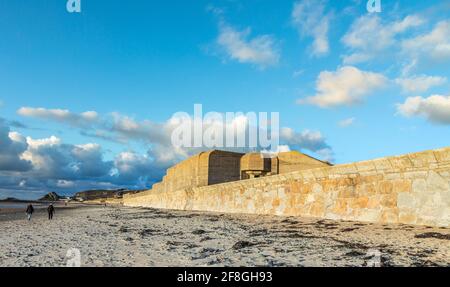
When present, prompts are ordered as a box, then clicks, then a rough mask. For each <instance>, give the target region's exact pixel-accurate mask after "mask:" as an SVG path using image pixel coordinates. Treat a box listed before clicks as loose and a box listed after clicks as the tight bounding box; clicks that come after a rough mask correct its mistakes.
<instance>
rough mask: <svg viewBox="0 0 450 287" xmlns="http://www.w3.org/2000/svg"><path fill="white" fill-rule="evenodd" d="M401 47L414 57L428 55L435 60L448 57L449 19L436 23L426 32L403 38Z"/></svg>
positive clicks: (449, 40)
mask: <svg viewBox="0 0 450 287" xmlns="http://www.w3.org/2000/svg"><path fill="white" fill-rule="evenodd" d="M402 49H403V51H404V52H406V53H409V54H411V55H412V56H413V57H414V58H417V57H421V56H430V57H431V58H433V59H435V60H448V59H450V20H446V21H441V22H439V23H437V24H436V25H435V27H434V28H433V30H432V31H431V32H429V33H427V34H423V35H420V36H417V37H415V38H411V39H407V40H404V41H403V42H402Z"/></svg>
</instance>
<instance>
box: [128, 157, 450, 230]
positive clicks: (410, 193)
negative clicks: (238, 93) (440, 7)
mask: <svg viewBox="0 0 450 287" xmlns="http://www.w3.org/2000/svg"><path fill="white" fill-rule="evenodd" d="M124 205H126V206H142V207H153V208H166V209H181V210H202V211H214V212H231V213H254V214H273V215H284V216H305V217H320V218H328V219H342V220H356V221H369V222H383V223H405V224H418V225H430V226H446V227H448V226H450V148H444V149H438V150H432V151H425V152H420V153H413V154H408V155H402V156H394V157H388V158H381V159H376V160H370V161H364V162H357V163H351V164H344V165H336V166H332V167H323V168H316V169H310V170H302V171H296V172H290V173H286V174H280V175H274V176H269V177H262V178H256V179H250V180H243V181H237V182H230V183H224V184H217V185H212V186H204V187H194V188H185V189H180V190H176V191H171V192H163V191H148V192H144V193H140V194H136V195H131V196H129V195H126V196H125V197H124Z"/></svg>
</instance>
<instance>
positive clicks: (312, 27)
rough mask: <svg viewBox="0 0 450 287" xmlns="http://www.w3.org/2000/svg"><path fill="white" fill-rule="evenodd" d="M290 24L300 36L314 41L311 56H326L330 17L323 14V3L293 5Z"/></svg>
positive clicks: (308, 1) (306, 1) (309, 1)
mask: <svg viewBox="0 0 450 287" xmlns="http://www.w3.org/2000/svg"><path fill="white" fill-rule="evenodd" d="M291 18H292V23H293V24H294V26H295V27H296V28H297V30H298V32H299V33H300V35H302V36H310V37H312V38H313V39H314V42H313V44H312V54H313V55H314V56H322V55H326V54H328V52H329V50H330V47H329V43H328V29H329V24H330V18H331V17H330V15H329V14H328V15H326V14H325V4H324V1H317V0H302V1H299V2H296V3H295V4H294V8H293V10H292V14H291Z"/></svg>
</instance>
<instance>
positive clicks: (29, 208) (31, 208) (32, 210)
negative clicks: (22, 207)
mask: <svg viewBox="0 0 450 287" xmlns="http://www.w3.org/2000/svg"><path fill="white" fill-rule="evenodd" d="M33 212H34V207H33V205H31V203H30V204H28V206H27V210H26V213H27V218H28V221H30V220H31V215H32V214H33Z"/></svg>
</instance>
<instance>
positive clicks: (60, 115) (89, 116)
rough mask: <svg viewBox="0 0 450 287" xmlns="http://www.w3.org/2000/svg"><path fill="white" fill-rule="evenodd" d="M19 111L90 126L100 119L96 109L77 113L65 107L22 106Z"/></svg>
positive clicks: (70, 123) (47, 118)
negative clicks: (64, 108)
mask: <svg viewBox="0 0 450 287" xmlns="http://www.w3.org/2000/svg"><path fill="white" fill-rule="evenodd" d="M17 113H18V114H19V115H21V116H24V117H34V118H40V119H45V120H52V121H56V122H59V123H66V124H69V125H71V126H89V125H91V124H93V123H95V122H96V121H97V120H98V115H97V113H96V112H94V111H87V112H83V113H80V114H75V113H72V112H70V111H68V110H63V109H45V108H30V107H22V108H20V109H19V110H17Z"/></svg>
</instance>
